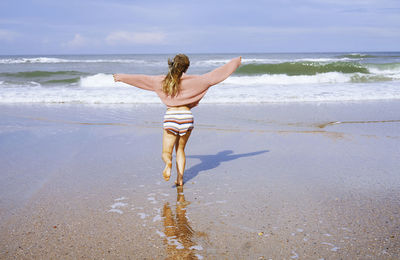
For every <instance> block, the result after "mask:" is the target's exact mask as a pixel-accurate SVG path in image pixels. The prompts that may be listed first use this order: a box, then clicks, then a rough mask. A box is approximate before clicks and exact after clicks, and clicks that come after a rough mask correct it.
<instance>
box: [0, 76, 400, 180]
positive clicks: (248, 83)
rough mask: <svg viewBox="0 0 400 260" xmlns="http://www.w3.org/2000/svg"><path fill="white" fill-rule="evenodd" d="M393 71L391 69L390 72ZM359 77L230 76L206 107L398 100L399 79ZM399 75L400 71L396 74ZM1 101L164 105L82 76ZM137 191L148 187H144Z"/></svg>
mask: <svg viewBox="0 0 400 260" xmlns="http://www.w3.org/2000/svg"><path fill="white" fill-rule="evenodd" d="M392 72H393V71H392ZM357 75H361V74H358V73H353V74H344V73H339V72H329V73H321V74H317V75H309V76H308V75H302V76H288V75H284V74H276V75H266V74H265V75H257V76H231V77H229V78H228V79H226V80H225V81H223V82H222V83H220V84H218V85H216V86H213V87H211V88H210V89H209V92H208V93H207V95H206V96H205V97H204V99H202V101H201V102H202V103H214V104H218V103H269V102H304V101H318V102H321V101H322V102H323V101H357V100H385V99H400V82H399V81H395V80H393V81H381V82H379V81H378V82H368V83H353V82H352V79H353V77H355V76H357ZM396 75H398V76H399V77H400V72H399V73H398V74H396ZM0 87H1V91H0V103H84V104H145V103H155V104H160V103H161V101H160V99H159V98H158V96H157V94H156V93H154V92H151V91H144V90H142V89H138V88H136V87H133V86H130V85H128V84H125V83H121V82H114V80H113V77H112V75H111V74H103V73H98V74H95V75H92V76H85V77H82V78H81V80H80V82H79V83H78V84H76V85H68V86H53V87H43V86H41V85H40V84H39V83H37V82H33V81H32V82H27V83H25V85H12V84H11V83H2V84H1V85H0ZM139 187H144V185H140V186H139Z"/></svg>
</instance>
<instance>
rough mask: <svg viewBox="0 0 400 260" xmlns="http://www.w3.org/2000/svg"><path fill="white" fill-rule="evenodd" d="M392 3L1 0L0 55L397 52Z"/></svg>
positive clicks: (397, 23) (397, 10)
mask: <svg viewBox="0 0 400 260" xmlns="http://www.w3.org/2000/svg"><path fill="white" fill-rule="evenodd" d="M399 46H400V1H399V0H254V1H252V0H247V1H243V0H241V1H236V0H229V1H228V0H213V1H210V0H185V1H183V0H170V1H168V0H142V1H136V0H131V1H129V0H115V1H105V0H29V1H27V0H1V1H0V55H18V54H25V55H26V54H125V53H177V52H184V53H260V52H261V53H271V52H366V51H400V48H399Z"/></svg>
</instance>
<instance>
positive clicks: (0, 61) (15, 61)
mask: <svg viewBox="0 0 400 260" xmlns="http://www.w3.org/2000/svg"><path fill="white" fill-rule="evenodd" d="M23 63H136V64H141V65H149V66H154V65H156V64H158V65H162V64H165V61H164V62H161V61H160V62H154V61H152V62H150V61H147V60H142V59H61V58H54V57H34V58H6V59H0V64H23Z"/></svg>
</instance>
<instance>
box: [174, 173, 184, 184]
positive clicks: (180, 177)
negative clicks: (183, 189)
mask: <svg viewBox="0 0 400 260" xmlns="http://www.w3.org/2000/svg"><path fill="white" fill-rule="evenodd" d="M175 185H176V186H183V176H182V175H180V174H178V176H177V177H176V181H175Z"/></svg>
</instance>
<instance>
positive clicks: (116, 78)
mask: <svg viewBox="0 0 400 260" xmlns="http://www.w3.org/2000/svg"><path fill="white" fill-rule="evenodd" d="M113 78H114V82H118V76H117V74H113Z"/></svg>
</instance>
